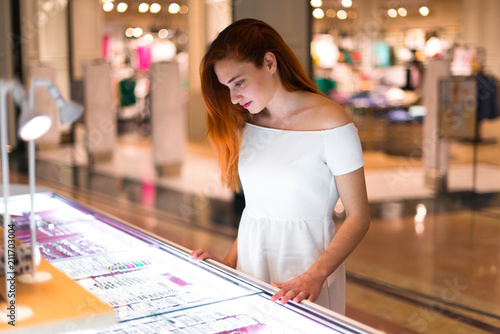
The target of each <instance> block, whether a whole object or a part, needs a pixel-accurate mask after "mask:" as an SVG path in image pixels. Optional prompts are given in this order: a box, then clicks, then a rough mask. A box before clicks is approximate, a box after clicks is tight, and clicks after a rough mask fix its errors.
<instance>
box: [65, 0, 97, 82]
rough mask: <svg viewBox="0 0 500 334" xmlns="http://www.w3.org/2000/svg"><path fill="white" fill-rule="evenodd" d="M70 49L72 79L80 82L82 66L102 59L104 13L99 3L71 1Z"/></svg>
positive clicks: (85, 0) (80, 0)
mask: <svg viewBox="0 0 500 334" xmlns="http://www.w3.org/2000/svg"><path fill="white" fill-rule="evenodd" d="M70 6H71V7H70V18H71V20H70V21H71V27H70V28H71V37H72V38H71V49H72V69H70V70H71V71H72V73H73V79H75V80H81V79H82V76H83V67H84V64H85V63H86V62H87V61H89V60H97V59H101V58H102V34H103V31H104V12H103V10H102V7H101V5H100V4H99V1H89V0H71V4H70Z"/></svg>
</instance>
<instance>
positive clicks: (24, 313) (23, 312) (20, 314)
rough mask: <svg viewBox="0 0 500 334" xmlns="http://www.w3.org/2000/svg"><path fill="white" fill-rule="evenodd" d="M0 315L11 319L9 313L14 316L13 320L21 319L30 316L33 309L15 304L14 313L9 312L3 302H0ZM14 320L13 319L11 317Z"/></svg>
mask: <svg viewBox="0 0 500 334" xmlns="http://www.w3.org/2000/svg"><path fill="white" fill-rule="evenodd" d="M0 305H1V306H0V317H1V318H2V319H7V322H8V319H11V317H10V316H11V314H12V315H13V317H14V318H15V321H22V320H26V319H29V318H31V317H32V316H33V315H34V313H33V310H32V309H31V308H30V307H28V306H23V305H16V310H15V312H14V313H12V312H9V310H8V309H7V306H6V304H5V303H1V304H0ZM12 320H14V319H12Z"/></svg>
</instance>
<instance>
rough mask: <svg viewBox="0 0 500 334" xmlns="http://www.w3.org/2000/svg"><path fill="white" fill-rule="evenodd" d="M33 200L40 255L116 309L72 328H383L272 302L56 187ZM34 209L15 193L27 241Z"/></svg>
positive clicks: (243, 278) (249, 282) (258, 289)
mask: <svg viewBox="0 0 500 334" xmlns="http://www.w3.org/2000/svg"><path fill="white" fill-rule="evenodd" d="M34 203H35V212H36V221H37V225H38V228H37V240H38V243H39V248H40V252H41V254H42V256H43V257H44V258H45V259H46V260H48V261H49V262H50V263H51V264H52V265H53V266H54V267H56V268H57V269H58V270H60V271H62V272H63V273H65V274H66V275H67V276H69V277H70V278H71V279H73V280H74V281H76V282H77V283H79V285H81V286H82V287H84V288H85V289H86V290H87V291H89V292H91V293H92V294H93V295H95V296H97V297H98V298H99V299H101V300H102V301H104V302H106V303H108V304H109V305H111V306H112V307H113V308H114V310H115V315H116V319H117V323H116V324H115V325H113V326H108V327H104V328H93V329H91V330H88V329H85V330H79V329H78V328H73V329H72V330H73V331H72V332H76V333H204V334H207V333H376V332H377V331H375V330H374V329H371V328H369V327H367V326H364V325H363V324H360V323H357V322H355V321H353V320H351V319H348V318H346V317H344V316H341V315H338V314H336V313H333V312H331V311H329V310H327V309H324V308H322V307H319V306H315V305H314V304H312V303H308V302H305V303H294V302H289V303H288V304H286V305H282V304H281V303H277V302H274V303H273V302H271V301H270V297H271V296H272V295H273V294H274V292H275V291H276V290H275V289H274V288H273V287H271V286H270V285H268V284H265V283H263V282H261V281H258V280H256V279H253V278H252V277H249V276H247V275H244V274H242V273H240V272H238V271H236V270H233V269H231V268H228V267H225V266H223V265H221V264H218V263H216V262H213V261H201V262H200V261H193V260H192V259H191V258H190V257H189V255H188V254H189V251H188V250H187V249H184V248H183V247H181V246H179V245H176V244H173V243H171V242H169V241H167V240H162V239H160V238H158V237H155V236H154V235H150V234H148V233H147V232H145V231H141V230H139V229H137V228H135V227H133V226H131V225H130V224H128V223H126V222H121V221H118V220H116V219H114V218H110V217H109V216H107V215H105V214H103V213H99V212H97V211H96V210H93V209H90V208H88V207H85V206H83V205H81V204H79V203H77V202H74V201H71V200H69V199H68V198H65V197H63V196H60V195H58V194H56V193H52V192H42V193H37V194H36V195H35V202H34ZM1 207H2V209H1V210H3V206H1ZM28 208H30V197H29V195H18V196H11V197H10V198H9V212H10V214H11V220H12V222H13V223H14V224H15V225H16V237H17V239H19V240H20V241H21V242H24V243H28V242H29V240H30V229H29V209H28Z"/></svg>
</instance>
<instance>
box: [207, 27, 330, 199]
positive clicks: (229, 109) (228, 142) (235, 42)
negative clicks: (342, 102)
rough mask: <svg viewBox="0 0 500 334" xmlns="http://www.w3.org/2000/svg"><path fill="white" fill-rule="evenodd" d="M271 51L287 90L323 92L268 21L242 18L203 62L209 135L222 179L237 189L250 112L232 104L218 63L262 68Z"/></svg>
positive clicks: (216, 44)
mask: <svg viewBox="0 0 500 334" xmlns="http://www.w3.org/2000/svg"><path fill="white" fill-rule="evenodd" d="M267 52H272V53H273V54H274V56H275V57H276V62H277V65H278V74H279V77H280V79H281V83H282V84H283V87H284V88H285V89H286V90H288V91H290V92H291V91H297V90H305V91H310V92H314V93H317V94H321V93H320V92H319V90H318V88H317V87H316V85H315V84H314V82H313V81H312V80H311V78H310V77H309V76H308V75H307V73H306V71H305V70H304V68H303V67H302V65H301V63H300V61H299V60H298V58H297V57H296V56H295V54H294V53H293V51H292V50H291V49H290V47H289V46H288V45H287V44H286V43H285V41H284V40H283V38H282V37H281V36H280V35H279V33H278V32H277V31H276V30H274V29H273V28H272V27H271V26H269V25H268V24H266V23H265V22H262V21H259V20H255V19H242V20H239V21H236V22H234V23H232V24H231V25H229V26H228V27H227V28H225V29H224V30H223V31H222V32H221V33H220V34H219V35H218V36H217V38H216V39H215V40H214V41H213V42H212V44H211V45H210V47H209V49H208V51H207V53H206V54H205V56H204V57H203V60H202V62H201V66H200V72H201V92H202V96H203V100H204V102H205V106H206V108H207V110H208V119H207V135H208V138H209V139H210V142H211V143H212V145H213V146H214V148H215V150H216V151H217V153H218V156H219V166H220V169H221V181H222V183H223V184H224V185H226V186H229V187H230V188H233V189H238V156H239V152H240V145H241V136H240V130H241V129H242V128H243V127H244V126H245V122H246V120H247V117H248V115H249V114H248V112H247V111H245V110H244V109H243V108H242V107H241V106H240V105H237V104H236V105H235V104H232V103H231V97H230V94H229V89H228V88H227V87H225V86H224V85H222V84H221V83H220V82H219V80H218V79H217V75H216V74H215V70H214V65H215V63H216V62H218V61H221V60H223V59H226V58H232V59H235V60H238V61H245V62H252V63H253V64H254V65H255V66H256V67H257V68H262V66H263V65H264V55H265V54H266V53H267Z"/></svg>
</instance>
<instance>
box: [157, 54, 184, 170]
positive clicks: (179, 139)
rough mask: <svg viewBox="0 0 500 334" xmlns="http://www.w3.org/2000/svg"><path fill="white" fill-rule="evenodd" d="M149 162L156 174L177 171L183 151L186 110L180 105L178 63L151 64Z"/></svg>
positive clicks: (181, 161)
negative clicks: (152, 164)
mask: <svg viewBox="0 0 500 334" xmlns="http://www.w3.org/2000/svg"><path fill="white" fill-rule="evenodd" d="M151 120H152V122H151V123H152V142H153V162H154V165H155V167H156V168H157V170H158V172H159V174H160V175H167V174H178V173H180V169H181V166H182V163H183V161H184V157H185V153H186V152H185V151H186V138H187V136H186V132H187V131H186V130H187V124H186V113H185V110H184V108H183V106H182V104H181V81H180V74H179V64H177V63H176V62H160V63H153V64H152V66H151Z"/></svg>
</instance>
